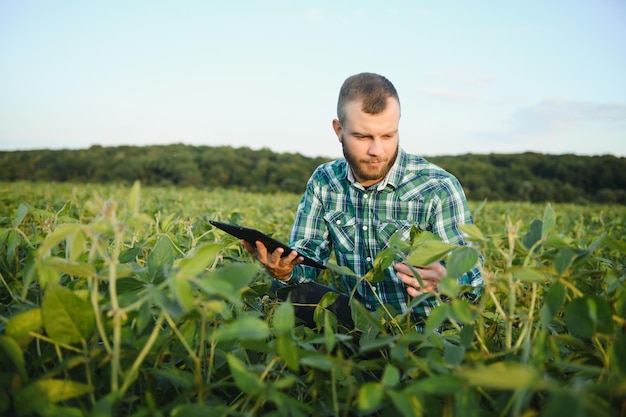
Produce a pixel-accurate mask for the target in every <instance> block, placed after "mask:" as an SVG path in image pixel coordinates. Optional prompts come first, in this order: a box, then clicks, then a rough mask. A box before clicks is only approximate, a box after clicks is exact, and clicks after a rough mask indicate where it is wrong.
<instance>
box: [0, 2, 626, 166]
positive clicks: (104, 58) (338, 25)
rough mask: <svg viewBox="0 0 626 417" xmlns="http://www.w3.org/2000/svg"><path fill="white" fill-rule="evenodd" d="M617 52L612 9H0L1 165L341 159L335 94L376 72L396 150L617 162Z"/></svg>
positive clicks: (623, 8) (623, 126) (616, 12)
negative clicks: (63, 158) (137, 155)
mask: <svg viewBox="0 0 626 417" xmlns="http://www.w3.org/2000/svg"><path fill="white" fill-rule="evenodd" d="M624 45H626V1H624V0H552V1H542V0H528V1H498V2H496V1H483V0H475V1H471V2H469V1H445V0H444V1H436V2H435V1H421V0H389V1H385V2H382V1H379V0H376V1H369V0H361V1H338V0H335V1H325V0H320V1H314V2H313V1H263V0H259V1H237V0H233V1H210V0H206V1H192V0H188V1H178V2H172V1H158V0H157V1H142V0H134V1H107V2H85V1H66V0H56V1H36V0H32V1H18V0H0V151H7V150H28V149H44V148H48V149H61V148H68V149H84V148H89V147H90V146H93V145H101V146H119V145H135V146H145V145H159V144H172V143H184V144H189V145H206V146H222V145H227V146H233V147H243V146H246V147H250V148H252V149H261V148H268V149H271V150H272V151H275V152H281V153H282V152H289V153H300V154H303V155H306V156H322V157H331V158H334V157H339V156H341V146H340V144H339V143H338V141H337V137H336V136H335V135H334V133H333V131H332V127H331V122H332V119H333V118H335V117H336V103H337V95H338V92H339V88H340V86H341V84H342V83H343V81H344V80H345V79H346V78H347V77H348V76H350V75H353V74H356V73H360V72H375V73H379V74H382V75H384V76H386V77H387V78H388V79H389V80H391V82H392V83H393V84H394V85H395V87H396V89H397V90H398V93H399V96H400V102H401V106H402V117H401V122H400V144H401V146H402V147H403V148H404V149H405V150H406V151H408V152H410V153H414V154H418V155H422V156H440V155H460V154H467V153H474V154H485V153H520V152H539V153H546V154H567V153H571V154H577V155H604V154H612V155H616V156H626V49H625V46H624Z"/></svg>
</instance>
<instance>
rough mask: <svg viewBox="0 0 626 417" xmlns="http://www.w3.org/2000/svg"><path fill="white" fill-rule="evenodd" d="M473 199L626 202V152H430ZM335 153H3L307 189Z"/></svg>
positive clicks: (220, 182) (1, 161) (89, 174)
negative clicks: (624, 154) (623, 154)
mask: <svg viewBox="0 0 626 417" xmlns="http://www.w3.org/2000/svg"><path fill="white" fill-rule="evenodd" d="M427 159H428V160H429V161H431V162H433V163H436V164H438V165H440V166H441V167H443V168H445V169H446V170H448V171H449V172H451V173H452V174H454V175H455V176H457V177H458V178H459V180H460V181H461V183H462V184H463V187H464V189H465V192H466V194H467V197H468V199H470V200H474V201H477V200H478V201H480V200H485V199H487V200H490V201H528V202H559V203H565V202H571V203H578V204H587V203H617V204H626V158H623V157H616V156H612V155H602V156H580V155H571V154H567V155H547V154H539V153H522V154H465V155H457V156H436V157H435V156H434V157H427ZM329 160H330V159H328V158H322V157H317V158H311V157H306V156H303V155H301V154H293V153H275V152H273V151H271V150H269V149H260V150H252V149H250V148H247V147H242V148H233V147H229V146H220V147H209V146H190V145H183V144H174V145H164V146H156V145H155V146H141V147H140V146H117V147H102V146H92V147H90V148H88V149H79V150H69V149H61V150H50V149H42V150H31V151H3V152H0V181H20V180H25V181H54V182H77V183H79V182H80V183H111V182H114V183H132V182H134V181H135V180H140V181H141V182H142V184H145V185H159V186H164V185H173V186H189V187H199V188H234V189H239V190H245V191H253V192H264V193H265V192H269V193H271V192H277V191H285V192H293V193H301V192H302V191H304V187H305V185H306V181H307V179H308V178H309V176H310V175H311V173H312V172H313V170H314V169H315V168H316V167H317V166H318V165H320V164H321V163H324V162H327V161H329Z"/></svg>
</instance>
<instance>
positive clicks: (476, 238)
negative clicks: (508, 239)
mask: <svg viewBox="0 0 626 417" xmlns="http://www.w3.org/2000/svg"><path fill="white" fill-rule="evenodd" d="M459 229H461V231H462V232H463V233H465V234H466V235H467V236H468V238H467V240H469V241H470V242H484V241H486V240H487V238H486V237H485V235H483V233H482V232H481V231H480V229H479V228H478V227H477V226H476V225H475V224H461V225H459Z"/></svg>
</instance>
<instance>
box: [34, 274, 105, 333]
mask: <svg viewBox="0 0 626 417" xmlns="http://www.w3.org/2000/svg"><path fill="white" fill-rule="evenodd" d="M41 315H42V318H43V325H44V328H45V330H46V333H48V336H50V338H51V339H53V340H55V341H57V342H60V343H66V344H72V343H77V342H80V341H81V340H84V339H87V338H89V337H90V336H91V334H92V333H93V330H94V327H95V315H94V312H93V309H92V307H91V304H89V302H88V301H86V300H84V299H82V298H80V297H79V296H77V295H76V294H74V293H73V292H72V291H71V290H69V289H67V288H65V287H62V286H60V285H49V286H48V288H47V290H46V294H45V296H44V298H43V302H42V306H41Z"/></svg>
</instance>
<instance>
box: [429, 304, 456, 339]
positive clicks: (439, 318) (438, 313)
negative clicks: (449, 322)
mask: <svg viewBox="0 0 626 417" xmlns="http://www.w3.org/2000/svg"><path fill="white" fill-rule="evenodd" d="M449 311H450V307H449V305H448V304H441V305H439V306H437V307H435V308H433V309H432V310H431V311H430V315H429V316H428V318H427V319H426V326H425V328H424V333H425V334H430V333H432V332H434V331H435V330H436V329H437V328H438V327H439V326H441V324H442V323H443V322H444V320H445V319H446V318H447V317H448V314H449Z"/></svg>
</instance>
